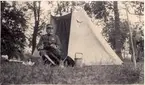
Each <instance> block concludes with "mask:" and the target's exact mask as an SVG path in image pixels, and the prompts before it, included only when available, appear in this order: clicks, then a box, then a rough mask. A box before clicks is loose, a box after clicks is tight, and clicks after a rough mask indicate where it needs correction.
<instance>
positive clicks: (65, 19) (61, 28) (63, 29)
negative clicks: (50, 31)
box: [51, 14, 71, 58]
mask: <svg viewBox="0 0 145 85" xmlns="http://www.w3.org/2000/svg"><path fill="white" fill-rule="evenodd" d="M51 23H52V25H53V27H54V28H55V29H56V34H57V35H58V37H59V39H60V42H61V48H62V57H63V58H65V57H66V56H67V53H68V44H69V35H70V24H71V14H68V15H65V16H61V17H55V16H51Z"/></svg>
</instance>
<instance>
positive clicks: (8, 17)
mask: <svg viewBox="0 0 145 85" xmlns="http://www.w3.org/2000/svg"><path fill="white" fill-rule="evenodd" d="M10 3H11V4H10ZM1 16H2V18H1V23H2V32H1V33H2V34H1V44H2V47H1V51H2V52H1V54H2V55H8V56H9V58H12V56H14V55H15V52H21V51H23V49H24V43H25V35H24V32H25V28H26V20H25V18H24V13H23V12H22V10H19V9H17V8H16V2H6V1H2V2H1Z"/></svg>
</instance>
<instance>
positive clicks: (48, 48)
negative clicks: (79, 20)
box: [37, 24, 61, 65]
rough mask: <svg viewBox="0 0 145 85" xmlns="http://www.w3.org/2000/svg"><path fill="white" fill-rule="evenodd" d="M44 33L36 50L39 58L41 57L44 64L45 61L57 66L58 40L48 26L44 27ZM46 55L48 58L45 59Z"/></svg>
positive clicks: (58, 61)
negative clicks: (38, 52)
mask: <svg viewBox="0 0 145 85" xmlns="http://www.w3.org/2000/svg"><path fill="white" fill-rule="evenodd" d="M46 32H47V34H45V35H43V36H42V37H41V38H40V41H39V43H38V46H37V49H38V50H39V51H40V56H42V59H43V60H44V64H45V63H46V61H49V63H52V64H54V65H56V64H57V65H59V63H60V59H61V50H60V47H61V43H60V40H59V38H58V36H57V35H56V34H55V30H54V28H53V27H52V26H51V25H50V24H48V25H47V26H46ZM46 55H48V57H46ZM49 58H50V59H49Z"/></svg>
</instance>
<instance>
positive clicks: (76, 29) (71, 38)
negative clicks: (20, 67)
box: [34, 7, 122, 65]
mask: <svg viewBox="0 0 145 85" xmlns="http://www.w3.org/2000/svg"><path fill="white" fill-rule="evenodd" d="M51 24H52V25H53V26H54V27H55V28H56V34H57V35H58V36H59V38H60V41H61V43H62V51H63V57H65V56H69V57H71V58H72V59H73V60H74V59H75V58H76V57H78V58H81V59H82V63H83V64H84V65H121V64H122V61H121V59H120V58H119V57H118V56H117V54H116V53H115V52H114V51H113V49H112V48H111V47H110V46H109V44H108V43H107V41H105V39H104V37H103V36H102V35H101V31H100V29H99V28H96V27H95V25H94V24H93V23H92V21H91V19H90V18H89V17H88V15H87V13H86V12H85V11H84V9H83V8H81V7H76V8H75V9H74V10H73V12H72V13H70V14H67V15H64V16H61V17H57V16H51ZM34 54H37V51H35V52H34Z"/></svg>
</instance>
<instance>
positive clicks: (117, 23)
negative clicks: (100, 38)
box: [114, 1, 123, 60]
mask: <svg viewBox="0 0 145 85" xmlns="http://www.w3.org/2000/svg"><path fill="white" fill-rule="evenodd" d="M114 16H115V23H114V24H115V30H116V31H115V32H116V33H115V36H116V38H115V50H116V53H117V55H118V56H119V57H120V59H121V60H123V58H122V55H121V33H120V18H119V11H118V3H117V1H114Z"/></svg>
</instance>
